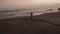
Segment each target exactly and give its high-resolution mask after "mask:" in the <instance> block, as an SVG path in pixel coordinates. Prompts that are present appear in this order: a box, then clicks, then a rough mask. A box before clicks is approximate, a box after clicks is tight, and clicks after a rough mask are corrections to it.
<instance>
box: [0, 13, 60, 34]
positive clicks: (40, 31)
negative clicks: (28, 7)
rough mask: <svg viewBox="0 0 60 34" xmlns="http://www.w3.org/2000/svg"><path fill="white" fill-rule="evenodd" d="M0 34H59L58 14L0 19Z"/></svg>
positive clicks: (59, 16) (59, 20)
mask: <svg viewBox="0 0 60 34" xmlns="http://www.w3.org/2000/svg"><path fill="white" fill-rule="evenodd" d="M0 34H60V12H54V13H46V14H42V15H37V16H33V22H32V21H31V18H30V16H25V17H14V18H6V19H0Z"/></svg>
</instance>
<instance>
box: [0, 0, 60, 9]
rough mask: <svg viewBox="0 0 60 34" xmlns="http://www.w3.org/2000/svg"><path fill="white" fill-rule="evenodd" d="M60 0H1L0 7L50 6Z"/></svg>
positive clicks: (58, 2) (59, 2)
mask: <svg viewBox="0 0 60 34" xmlns="http://www.w3.org/2000/svg"><path fill="white" fill-rule="evenodd" d="M53 4H60V0H0V9H15V8H16V9H17V8H36V7H41V8H42V7H49V6H52V5H53Z"/></svg>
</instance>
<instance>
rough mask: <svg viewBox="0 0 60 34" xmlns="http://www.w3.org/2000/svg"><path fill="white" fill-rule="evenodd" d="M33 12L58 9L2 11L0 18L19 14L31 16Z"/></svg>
mask: <svg viewBox="0 0 60 34" xmlns="http://www.w3.org/2000/svg"><path fill="white" fill-rule="evenodd" d="M31 12H33V15H41V14H44V13H51V12H58V11H57V10H52V11H47V10H26V11H9V12H8V11H0V19H3V18H11V17H18V16H30V15H31V14H30V13H31Z"/></svg>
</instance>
